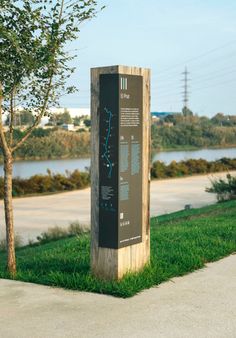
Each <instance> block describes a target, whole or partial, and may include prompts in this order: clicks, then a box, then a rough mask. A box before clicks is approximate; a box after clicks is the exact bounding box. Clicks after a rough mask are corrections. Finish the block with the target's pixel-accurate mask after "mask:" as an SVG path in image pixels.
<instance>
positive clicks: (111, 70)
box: [91, 66, 150, 279]
mask: <svg viewBox="0 0 236 338" xmlns="http://www.w3.org/2000/svg"><path fill="white" fill-rule="evenodd" d="M91 119H92V133H91V134H92V135H91V144H92V158H91V187H92V188H91V189H92V190H91V267H92V271H93V273H94V275H96V276H98V277H100V278H104V279H120V278H122V276H123V275H124V274H125V273H127V272H134V271H139V270H140V269H142V268H143V267H144V266H145V264H146V263H148V262H149V257H150V223H149V185H150V165H149V163H150V71H149V69H144V68H137V67H127V66H112V67H103V68H93V69H92V70H91Z"/></svg>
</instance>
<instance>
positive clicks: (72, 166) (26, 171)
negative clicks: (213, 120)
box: [0, 148, 236, 178]
mask: <svg viewBox="0 0 236 338" xmlns="http://www.w3.org/2000/svg"><path fill="white" fill-rule="evenodd" d="M222 157H229V158H236V148H226V149H201V150H186V151H169V152H165V151H164V152H158V153H156V154H155V155H154V156H153V161H157V160H159V161H163V162H165V163H166V164H169V163H170V162H171V161H173V160H175V161H176V162H179V161H181V160H187V159H190V158H192V159H200V158H202V159H206V160H208V161H214V160H218V159H220V158H222ZM89 166H90V158H80V159H71V160H46V161H19V162H15V163H14V176H15V177H16V176H19V177H21V178H28V177H30V176H32V175H36V174H46V173H47V169H50V170H51V172H53V173H62V174H64V173H65V172H66V170H68V171H74V170H76V169H78V170H81V171H84V170H86V168H88V167H89ZM0 175H1V176H2V175H3V166H2V165H0Z"/></svg>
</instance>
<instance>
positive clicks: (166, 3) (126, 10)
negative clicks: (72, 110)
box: [61, 0, 236, 116]
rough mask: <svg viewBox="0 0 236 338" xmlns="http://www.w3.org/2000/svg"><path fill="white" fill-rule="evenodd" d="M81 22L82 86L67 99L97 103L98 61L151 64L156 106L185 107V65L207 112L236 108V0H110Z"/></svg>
mask: <svg viewBox="0 0 236 338" xmlns="http://www.w3.org/2000/svg"><path fill="white" fill-rule="evenodd" d="M98 4H99V5H100V6H102V5H106V8H105V9H104V10H103V11H102V12H101V13H99V14H98V16H97V18H95V19H93V20H92V21H90V22H87V23H85V24H84V25H82V26H81V34H80V38H79V39H78V40H77V41H76V42H75V43H74V44H73V48H74V47H75V48H78V58H77V60H76V61H74V63H75V64H76V66H77V70H76V73H75V74H74V75H73V78H72V79H71V82H73V83H75V84H76V85H78V87H79V89H80V92H79V93H78V94H76V95H72V96H68V97H65V98H63V99H62V100H61V105H62V106H64V107H89V102H90V91H89V90H90V68H91V67H99V66H108V65H114V64H123V65H130V66H141V67H148V68H151V71H152V81H151V87H152V92H151V95H152V105H151V107H152V111H180V110H181V108H182V105H183V103H182V95H181V92H182V89H181V86H182V84H183V83H182V82H181V78H182V75H181V73H182V72H183V71H184V68H185V67H187V68H188V71H189V72H190V75H189V77H190V78H191V81H190V88H189V89H190V92H191V93H190V97H189V107H190V109H192V110H193V111H194V112H195V113H197V114H199V115H208V116H212V115H214V114H216V113H217V112H223V113H225V114H236V1H235V0H224V1H223V0H204V1H203V0H198V1H195V0H177V1H173V0H172V1H170V0H159V1H158V0H147V1H141V0H104V1H101V0H99V1H98Z"/></svg>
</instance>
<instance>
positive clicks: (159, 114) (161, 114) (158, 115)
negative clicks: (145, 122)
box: [151, 112, 178, 119]
mask: <svg viewBox="0 0 236 338" xmlns="http://www.w3.org/2000/svg"><path fill="white" fill-rule="evenodd" d="M174 114H178V113H176V112H151V116H152V118H159V119H164V118H165V117H166V116H169V115H174Z"/></svg>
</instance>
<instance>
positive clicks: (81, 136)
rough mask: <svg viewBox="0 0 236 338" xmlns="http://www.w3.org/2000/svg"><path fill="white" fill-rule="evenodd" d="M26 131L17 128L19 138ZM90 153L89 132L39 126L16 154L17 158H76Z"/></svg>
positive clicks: (17, 137)
mask: <svg viewBox="0 0 236 338" xmlns="http://www.w3.org/2000/svg"><path fill="white" fill-rule="evenodd" d="M23 135H24V132H21V131H19V130H16V131H15V133H14V139H15V141H16V142H17V140H18V139H19V138H20V137H22V136H23ZM89 154H90V133H89V132H68V131H63V130H58V129H56V128H55V129H52V130H50V129H42V128H38V129H36V130H35V131H34V133H33V134H32V136H31V137H30V138H29V139H28V140H27V141H26V142H25V143H24V144H23V145H22V146H21V147H20V148H19V149H18V150H17V152H16V153H15V154H14V157H15V158H16V159H23V160H34V159H57V158H76V157H81V156H88V155H89Z"/></svg>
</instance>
